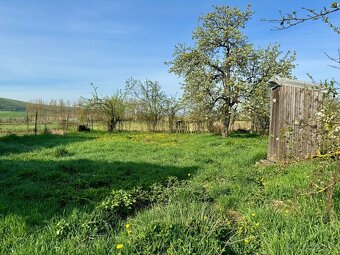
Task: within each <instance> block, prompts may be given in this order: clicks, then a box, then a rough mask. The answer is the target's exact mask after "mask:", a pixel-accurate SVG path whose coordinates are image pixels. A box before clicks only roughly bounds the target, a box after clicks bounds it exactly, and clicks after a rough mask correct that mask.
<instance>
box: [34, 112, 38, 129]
mask: <svg viewBox="0 0 340 255" xmlns="http://www.w3.org/2000/svg"><path fill="white" fill-rule="evenodd" d="M37 132H38V109H36V110H35V121H34V134H35V135H36V134H37Z"/></svg>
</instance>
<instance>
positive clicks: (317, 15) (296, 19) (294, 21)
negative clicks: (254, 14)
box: [261, 2, 340, 34]
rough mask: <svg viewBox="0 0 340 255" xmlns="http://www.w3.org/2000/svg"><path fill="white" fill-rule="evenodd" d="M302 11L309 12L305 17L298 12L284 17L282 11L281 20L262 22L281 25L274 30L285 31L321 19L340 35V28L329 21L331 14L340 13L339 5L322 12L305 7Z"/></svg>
mask: <svg viewBox="0 0 340 255" xmlns="http://www.w3.org/2000/svg"><path fill="white" fill-rule="evenodd" d="M301 9H302V10H304V11H305V12H307V13H306V14H305V15H304V16H298V15H297V12H296V11H293V12H292V13H288V14H286V15H283V14H282V12H281V11H280V15H281V18H280V19H262V20H261V21H266V22H272V23H278V24H280V26H279V27H274V30H285V29H288V28H291V27H293V26H296V25H299V24H301V23H304V22H307V21H311V20H320V19H321V20H322V21H323V22H325V23H326V24H328V25H329V26H330V27H331V29H332V30H334V32H336V33H337V34H340V28H339V27H338V26H335V25H334V24H333V23H331V22H330V21H329V19H328V16H329V15H330V14H332V13H335V12H338V11H340V5H339V4H338V3H336V2H334V3H332V5H331V8H330V9H328V8H326V7H323V8H322V9H321V10H320V11H316V10H314V9H309V8H305V7H303V8H301Z"/></svg>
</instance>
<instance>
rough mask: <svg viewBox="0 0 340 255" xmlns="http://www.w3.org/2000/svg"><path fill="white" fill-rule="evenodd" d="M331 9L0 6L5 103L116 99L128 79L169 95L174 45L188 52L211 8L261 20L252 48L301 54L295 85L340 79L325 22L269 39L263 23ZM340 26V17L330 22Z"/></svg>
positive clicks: (44, 2)
mask: <svg viewBox="0 0 340 255" xmlns="http://www.w3.org/2000/svg"><path fill="white" fill-rule="evenodd" d="M330 2H332V1H316V0H315V1H307V0H305V1H299V0H294V1H293V0H292V1H268V0H258V1H250V0H249V1H240V0H239V1H211V0H190V1H189V0H171V1H169V0H144V1H142V0H111V1H108V0H79V1H78V0H72V1H66V0H58V1H55V0H41V1H39V0H31V1H27V0H24V1H19V0H11V1H5V0H0V97H8V98H14V99H20V100H30V99H39V98H41V99H45V100H49V99H51V98H55V99H58V98H64V99H67V100H76V99H77V98H79V97H80V96H89V95H90V93H91V88H90V85H89V84H90V83H91V82H94V83H95V84H97V85H98V86H99V90H100V93H101V94H111V93H113V92H114V91H116V90H117V89H119V88H122V87H123V86H124V82H125V80H126V79H127V78H129V77H134V78H140V79H145V78H149V79H152V80H158V81H159V82H160V84H161V86H162V87H163V89H164V90H165V91H166V92H167V93H168V94H172V95H173V94H176V93H177V94H178V93H180V79H179V78H178V77H176V76H175V75H173V74H169V73H168V67H167V66H165V65H164V62H165V61H168V60H171V58H172V52H173V49H174V46H175V44H177V43H187V44H191V43H192V40H191V32H192V30H193V29H194V27H195V26H196V25H197V18H198V16H200V15H202V14H204V13H207V12H209V11H211V10H212V8H211V6H212V5H222V4H228V5H230V6H238V7H240V8H244V7H245V6H246V5H247V3H250V4H251V5H252V9H253V10H254V11H255V12H256V13H255V15H254V16H253V19H252V20H251V21H250V22H249V24H248V27H247V29H246V30H245V33H246V34H247V35H248V37H249V41H250V42H252V43H253V44H254V45H255V46H259V47H265V46H267V45H268V44H270V43H274V42H277V43H279V44H280V45H281V48H282V49H283V50H285V51H287V50H294V51H296V52H297V61H296V63H297V64H298V67H297V68H296V70H295V71H294V74H295V75H296V77H297V78H299V79H302V80H308V78H307V76H306V73H311V74H313V76H314V77H315V78H316V79H326V78H330V77H334V78H338V79H340V71H339V70H336V69H333V68H330V67H329V66H328V64H331V62H330V61H329V60H328V59H327V57H326V56H325V55H324V52H327V53H329V54H333V55H336V52H337V49H338V48H340V40H339V35H337V34H335V33H334V32H332V31H331V30H330V29H329V28H328V27H327V26H326V25H325V24H323V23H322V22H311V23H305V24H304V25H301V26H297V27H294V28H292V29H290V30H286V31H271V30H270V29H271V27H272V26H273V25H272V24H270V23H265V22H261V21H260V20H261V18H276V17H279V13H278V11H279V10H282V11H283V12H290V11H292V10H298V9H299V8H300V7H302V6H308V7H311V8H320V7H322V4H323V3H326V4H327V3H330ZM330 18H331V20H333V21H335V23H336V24H340V15H339V14H335V15H333V16H331V17H330Z"/></svg>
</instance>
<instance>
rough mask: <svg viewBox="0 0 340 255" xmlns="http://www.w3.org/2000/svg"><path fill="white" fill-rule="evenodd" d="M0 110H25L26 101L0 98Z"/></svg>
mask: <svg viewBox="0 0 340 255" xmlns="http://www.w3.org/2000/svg"><path fill="white" fill-rule="evenodd" d="M0 111H15V112H24V111H26V103H25V102H23V101H18V100H13V99H8V98H0Z"/></svg>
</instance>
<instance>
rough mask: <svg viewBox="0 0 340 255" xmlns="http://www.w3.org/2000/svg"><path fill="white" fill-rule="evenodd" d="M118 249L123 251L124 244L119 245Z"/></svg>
mask: <svg viewBox="0 0 340 255" xmlns="http://www.w3.org/2000/svg"><path fill="white" fill-rule="evenodd" d="M116 248H117V249H118V250H121V249H123V248H124V244H122V243H119V244H117V246H116Z"/></svg>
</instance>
